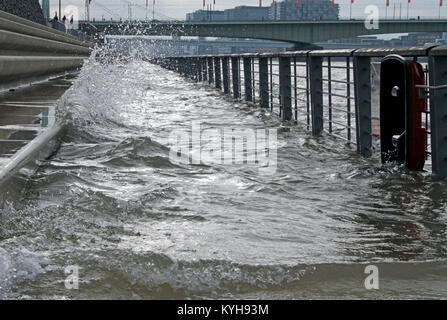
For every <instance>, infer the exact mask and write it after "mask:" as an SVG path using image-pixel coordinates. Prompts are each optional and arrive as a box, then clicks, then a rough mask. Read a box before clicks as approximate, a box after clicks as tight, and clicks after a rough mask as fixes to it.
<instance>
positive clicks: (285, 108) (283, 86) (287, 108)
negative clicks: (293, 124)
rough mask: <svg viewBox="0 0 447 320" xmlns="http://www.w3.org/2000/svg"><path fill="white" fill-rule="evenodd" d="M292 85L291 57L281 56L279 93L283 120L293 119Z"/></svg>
mask: <svg viewBox="0 0 447 320" xmlns="http://www.w3.org/2000/svg"><path fill="white" fill-rule="evenodd" d="M291 90H292V87H291V79H290V57H280V58H279V95H280V97H281V108H282V110H281V116H282V120H283V121H289V120H292V91H291Z"/></svg>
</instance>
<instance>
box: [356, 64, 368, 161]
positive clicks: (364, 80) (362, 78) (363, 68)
mask: <svg viewBox="0 0 447 320" xmlns="http://www.w3.org/2000/svg"><path fill="white" fill-rule="evenodd" d="M354 83H355V123H356V132H357V134H356V136H357V152H359V153H360V154H361V155H362V156H364V157H371V155H372V124H371V58H370V57H362V56H354Z"/></svg>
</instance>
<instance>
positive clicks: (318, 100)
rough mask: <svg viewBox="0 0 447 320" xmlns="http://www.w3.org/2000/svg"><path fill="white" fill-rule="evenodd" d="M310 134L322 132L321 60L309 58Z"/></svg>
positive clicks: (313, 57)
mask: <svg viewBox="0 0 447 320" xmlns="http://www.w3.org/2000/svg"><path fill="white" fill-rule="evenodd" d="M309 68H310V70H309V71H310V72H309V74H310V95H311V109H312V110H311V113H312V134H313V135H320V134H321V133H322V132H323V58H322V57H318V56H312V55H310V56H309Z"/></svg>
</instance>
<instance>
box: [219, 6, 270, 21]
mask: <svg viewBox="0 0 447 320" xmlns="http://www.w3.org/2000/svg"><path fill="white" fill-rule="evenodd" d="M224 13H225V20H229V21H264V20H269V13H270V8H269V7H251V6H239V7H236V8H233V9H227V10H225V11H224Z"/></svg>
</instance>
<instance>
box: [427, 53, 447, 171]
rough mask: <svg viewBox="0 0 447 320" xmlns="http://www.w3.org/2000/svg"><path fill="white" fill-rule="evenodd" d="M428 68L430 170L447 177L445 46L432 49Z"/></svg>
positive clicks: (446, 73) (446, 75) (446, 61)
mask: <svg viewBox="0 0 447 320" xmlns="http://www.w3.org/2000/svg"><path fill="white" fill-rule="evenodd" d="M429 70H430V89H429V90H430V91H429V95H430V126H431V130H430V131H431V162H432V171H433V174H434V175H435V176H436V177H437V178H445V177H447V99H446V97H447V47H439V48H437V49H432V50H431V52H430V57H429Z"/></svg>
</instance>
